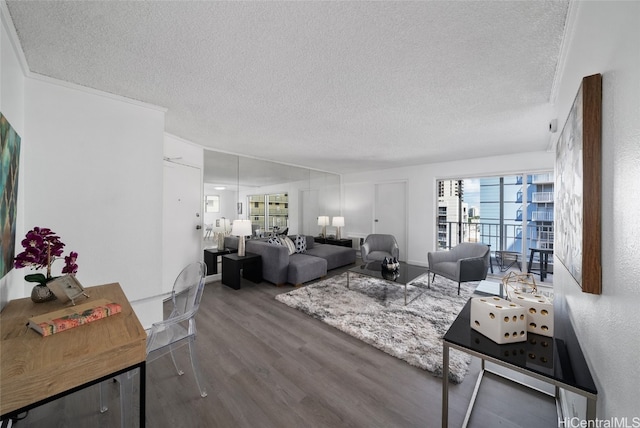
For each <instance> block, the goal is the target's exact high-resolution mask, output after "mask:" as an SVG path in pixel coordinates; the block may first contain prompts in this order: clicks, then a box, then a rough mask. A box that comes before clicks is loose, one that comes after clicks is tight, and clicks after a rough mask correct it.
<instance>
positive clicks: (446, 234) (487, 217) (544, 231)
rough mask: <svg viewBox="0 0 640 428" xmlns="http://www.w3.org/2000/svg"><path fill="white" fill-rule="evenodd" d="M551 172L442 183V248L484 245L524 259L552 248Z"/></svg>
mask: <svg viewBox="0 0 640 428" xmlns="http://www.w3.org/2000/svg"><path fill="white" fill-rule="evenodd" d="M553 181H554V176H553V173H552V172H547V173H537V174H523V175H511V176H497V177H481V178H463V179H456V180H438V182H437V191H438V217H437V222H438V224H437V228H438V229H437V230H438V237H437V239H438V245H437V247H438V249H439V250H447V249H449V248H451V247H454V246H455V245H457V244H458V243H459V242H481V243H484V244H488V245H491V251H492V253H494V254H495V252H496V251H499V252H503V251H506V252H513V253H518V254H521V255H522V258H521V260H526V257H528V255H529V249H530V248H536V249H545V250H553Z"/></svg>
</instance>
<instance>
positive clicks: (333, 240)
mask: <svg viewBox="0 0 640 428" xmlns="http://www.w3.org/2000/svg"><path fill="white" fill-rule="evenodd" d="M313 240H314V242H317V243H318V244H329V245H338V246H340V247H349V248H351V247H352V246H353V241H352V240H351V239H347V238H345V239H336V238H323V237H322V236H314V237H313Z"/></svg>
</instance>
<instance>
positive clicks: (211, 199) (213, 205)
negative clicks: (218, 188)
mask: <svg viewBox="0 0 640 428" xmlns="http://www.w3.org/2000/svg"><path fill="white" fill-rule="evenodd" d="M204 207H205V212H208V213H219V212H220V196H219V195H207V196H205V201H204Z"/></svg>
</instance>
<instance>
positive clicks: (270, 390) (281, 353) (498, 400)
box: [15, 266, 557, 428]
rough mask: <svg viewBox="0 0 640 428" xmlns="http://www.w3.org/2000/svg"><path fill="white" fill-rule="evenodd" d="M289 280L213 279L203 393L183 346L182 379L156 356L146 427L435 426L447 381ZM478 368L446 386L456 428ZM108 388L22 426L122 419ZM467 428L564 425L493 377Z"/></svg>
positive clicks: (201, 336)
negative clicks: (319, 309) (339, 323)
mask: <svg viewBox="0 0 640 428" xmlns="http://www.w3.org/2000/svg"><path fill="white" fill-rule="evenodd" d="M349 267H351V266H349ZM344 270H345V269H338V270H335V271H332V272H331V273H330V274H331V275H334V274H339V273H341V272H343V271H344ZM292 288H293V287H290V286H285V287H275V286H274V285H272V284H269V283H266V282H264V283H261V284H254V283H252V282H248V281H243V284H242V289H240V290H233V289H231V288H228V287H226V286H224V285H222V284H221V283H220V282H219V281H214V282H210V283H208V284H207V285H206V288H205V292H204V296H203V299H202V304H201V307H200V311H199V314H198V318H197V323H198V340H197V343H196V348H197V353H198V356H199V359H200V363H201V366H202V370H203V372H204V377H205V379H206V383H207V391H208V396H207V397H205V398H201V397H200V395H199V393H198V390H197V387H196V385H195V381H194V379H193V374H192V371H191V367H190V366H189V362H188V352H187V351H186V348H182V349H181V350H180V351H179V353H180V358H179V361H180V362H182V364H183V367H184V371H185V374H184V376H181V377H179V376H177V375H176V373H175V371H174V369H173V365H172V363H171V359H170V358H169V357H163V358H161V359H159V360H156V361H154V362H153V363H151V364H149V365H148V366H147V400H146V404H147V407H146V411H147V422H146V426H147V427H154V428H155V427H159V428H161V427H246V428H259V427H273V428H289V427H440V425H441V419H440V415H441V403H442V396H441V379H440V378H437V377H434V376H433V375H432V374H430V373H429V372H426V371H423V370H421V369H418V368H415V367H412V366H410V365H409V364H407V363H405V362H404V361H401V360H399V359H396V358H394V357H392V356H389V355H387V354H385V353H384V352H382V351H379V350H377V349H375V348H373V347H371V346H369V345H367V344H365V343H363V342H361V341H360V340H358V339H355V338H353V337H351V336H348V335H346V334H344V333H342V332H340V331H338V330H336V329H334V328H333V327H330V326H328V325H326V324H324V323H322V322H321V321H318V320H315V319H313V318H311V317H309V316H307V315H304V314H303V313H301V312H299V311H297V310H294V309H291V308H289V307H287V306H285V305H283V304H281V303H279V302H277V301H276V300H275V299H274V296H275V295H276V294H278V293H283V292H286V291H289V290H291V289H292ZM479 368H480V363H479V360H477V359H475V358H474V359H473V362H472V365H471V369H470V372H469V373H468V374H467V376H466V378H465V381H464V382H463V383H462V384H460V385H453V384H451V385H450V387H449V405H450V410H449V423H450V426H452V427H458V426H460V425H461V424H462V421H463V419H464V415H465V412H466V408H467V405H468V402H469V399H470V397H471V394H472V391H473V388H474V385H475V381H476V376H477V374H478V371H479ZM111 389H112V394H111V398H110V409H109V411H107V412H106V413H103V414H101V413H100V412H99V406H98V403H99V398H98V388H97V387H91V388H88V389H85V390H82V391H79V392H77V393H74V394H72V395H70V396H68V397H65V398H62V399H60V400H57V401H54V402H52V403H49V404H46V405H44V406H41V407H39V408H37V409H34V410H32V411H30V412H29V414H28V415H27V417H26V418H25V419H24V420H21V421H19V422H18V423H17V424H16V425H15V426H17V427H47V428H48V427H89V426H92V427H117V426H119V403H118V400H119V398H118V389H117V384H115V383H114V384H112V385H111ZM136 394H137V392H136ZM134 400H135V401H136V403H135V405H136V406H137V395H135V397H134ZM469 426H471V427H482V428H485V427H535V428H538V427H557V416H556V410H555V403H554V400H553V398H551V397H548V396H545V395H544V394H541V393H538V392H535V391H533V390H530V389H528V388H524V387H522V386H519V385H516V384H513V383H510V382H507V381H505V380H503V379H501V378H499V377H497V376H492V375H487V376H485V379H484V381H483V383H482V387H481V389H480V392H479V396H478V400H477V402H476V407H475V408H474V411H473V413H472V416H471V420H470V424H469Z"/></svg>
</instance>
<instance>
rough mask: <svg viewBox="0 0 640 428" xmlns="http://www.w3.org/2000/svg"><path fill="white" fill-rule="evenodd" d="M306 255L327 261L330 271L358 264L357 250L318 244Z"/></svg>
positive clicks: (308, 250)
mask: <svg viewBox="0 0 640 428" xmlns="http://www.w3.org/2000/svg"><path fill="white" fill-rule="evenodd" d="M306 254H308V255H310V256H316V257H321V258H323V259H325V260H326V261H327V269H329V270H331V269H335V268H337V267H340V266H345V265H348V264H351V263H355V262H356V250H354V249H353V248H349V247H341V246H338V245H329V244H316V245H315V246H314V247H313V248H311V249H307V252H306Z"/></svg>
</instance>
